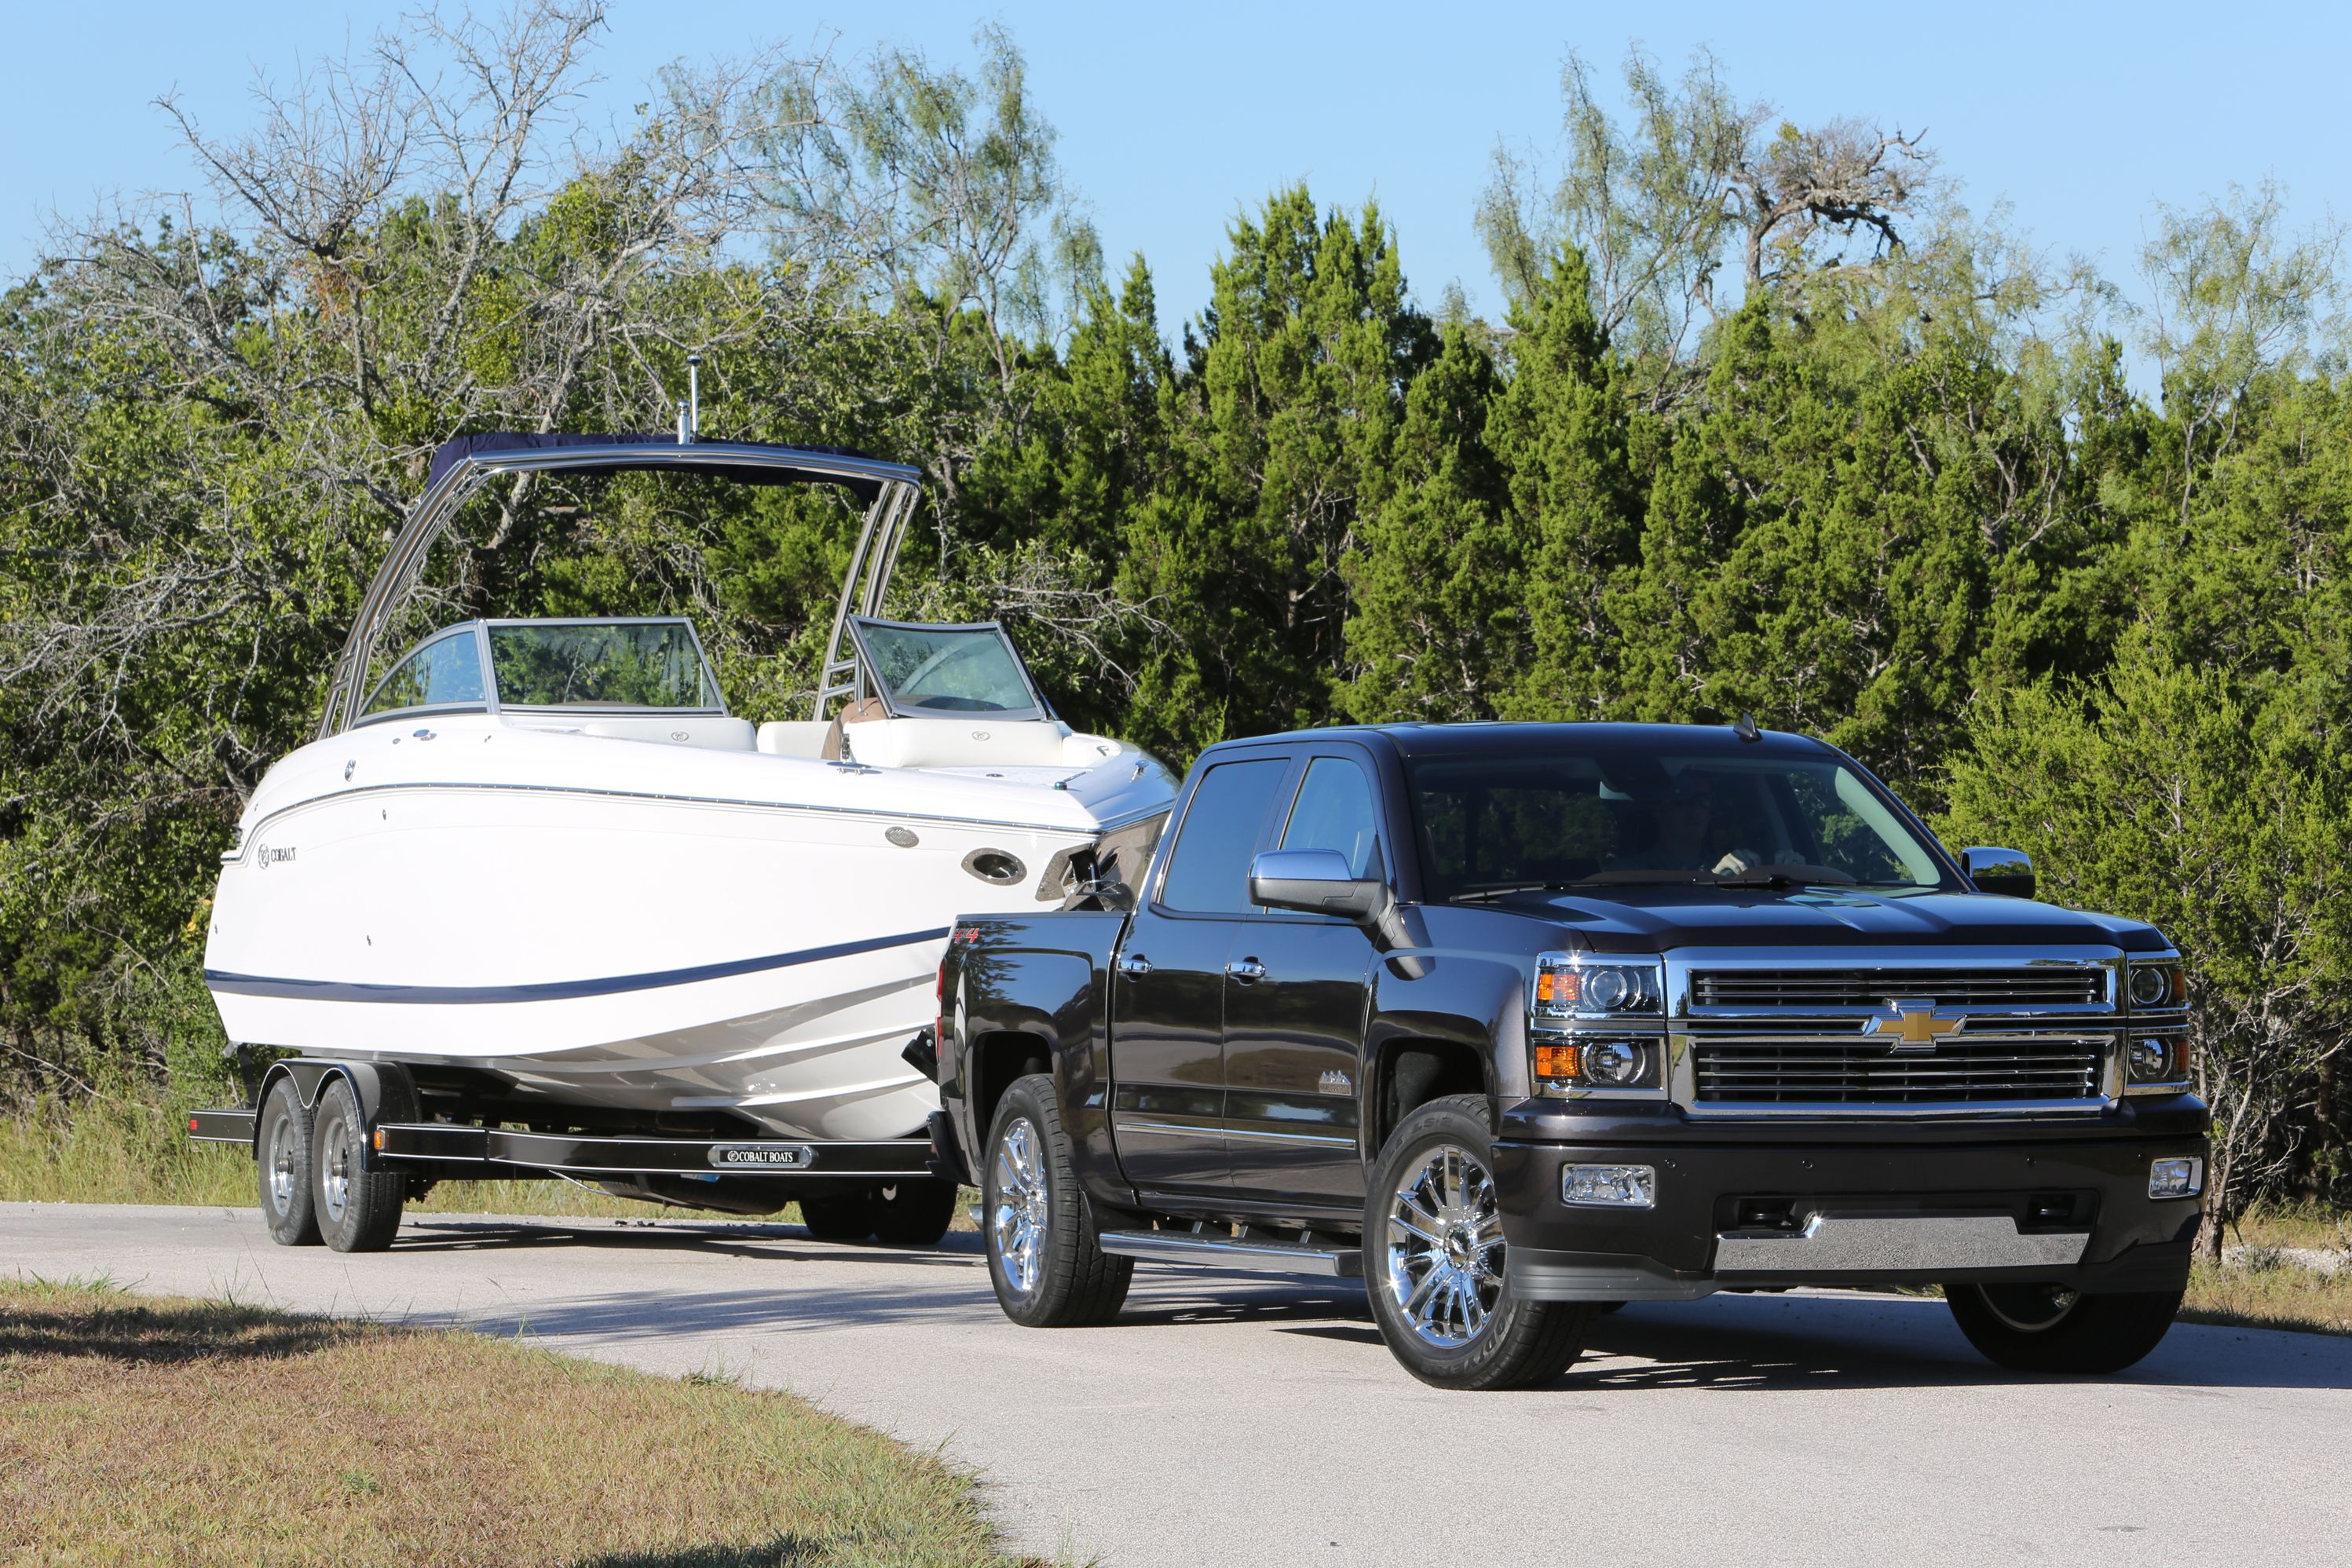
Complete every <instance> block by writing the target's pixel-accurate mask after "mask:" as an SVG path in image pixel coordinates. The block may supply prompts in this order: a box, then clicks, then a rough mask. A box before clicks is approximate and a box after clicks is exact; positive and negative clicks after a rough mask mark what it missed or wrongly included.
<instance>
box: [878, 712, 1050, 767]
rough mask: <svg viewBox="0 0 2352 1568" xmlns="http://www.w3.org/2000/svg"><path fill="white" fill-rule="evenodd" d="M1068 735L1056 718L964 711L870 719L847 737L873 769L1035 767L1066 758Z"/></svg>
mask: <svg viewBox="0 0 2352 1568" xmlns="http://www.w3.org/2000/svg"><path fill="white" fill-rule="evenodd" d="M1069 734H1070V731H1069V729H1068V727H1066V726H1065V725H1062V724H1060V723H1058V722H1056V721H1055V720H1053V719H1013V720H1011V721H1009V722H1008V721H1005V720H1001V719H1000V720H995V721H991V719H990V718H989V716H987V715H986V714H963V715H960V716H957V717H954V718H877V719H869V720H867V721H866V722H865V723H863V724H859V725H856V727H854V728H852V729H851V730H850V731H849V733H848V737H847V738H848V742H849V753H850V755H851V756H852V757H854V758H856V759H857V760H858V761H860V762H863V763H866V764H867V765H868V766H870V767H875V768H982V767H987V766H989V765H991V764H996V765H1001V766H1004V767H1021V766H1032V767H1034V766H1038V765H1043V764H1054V763H1059V762H1062V761H1064V760H1066V758H1067V757H1068V751H1067V748H1066V744H1065V743H1066V741H1067V739H1068V737H1069ZM1089 760H1092V759H1091V758H1089Z"/></svg>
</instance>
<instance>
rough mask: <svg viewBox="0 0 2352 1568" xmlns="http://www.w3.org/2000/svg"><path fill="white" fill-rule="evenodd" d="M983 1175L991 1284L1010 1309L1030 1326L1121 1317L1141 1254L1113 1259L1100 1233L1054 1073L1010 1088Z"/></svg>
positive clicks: (998, 1108) (1056, 1326)
mask: <svg viewBox="0 0 2352 1568" xmlns="http://www.w3.org/2000/svg"><path fill="white" fill-rule="evenodd" d="M980 1180H981V1239H982V1244H983V1245H984V1246H985V1247H986V1248H987V1250H988V1282H989V1283H990V1284H991V1285H992V1286H994V1287H995V1289H996V1304H997V1305H998V1306H1001V1307H1003V1309H1004V1315H1005V1316H1006V1317H1008V1318H1011V1319H1012V1320H1013V1322H1016V1323H1019V1324H1020V1325H1021V1326H1022V1327H1024V1328H1033V1329H1061V1328H1081V1327H1089V1326H1092V1325H1094V1324H1097V1323H1107V1322H1110V1321H1111V1320H1112V1319H1113V1318H1115V1317H1117V1316H1118V1309H1119V1308H1120V1307H1121V1306H1122V1305H1124V1304H1125V1302H1126V1301H1127V1290H1128V1286H1129V1284H1130V1283H1132V1282H1133V1281H1134V1278H1135V1260H1134V1259H1132V1258H1115V1257H1112V1256H1111V1255H1110V1254H1108V1253H1107V1252H1105V1251H1104V1250H1103V1249H1102V1246H1101V1244H1100V1243H1099V1242H1098V1241H1097V1239H1096V1238H1095V1215H1094V1209H1093V1206H1092V1205H1091V1204H1089V1203H1088V1202H1087V1195H1086V1189H1085V1188H1083V1187H1081V1186H1079V1185H1078V1176H1077V1172H1076V1169H1074V1168H1073V1167H1072V1166H1071V1164H1070V1138H1069V1134H1068V1133H1067V1132H1066V1131H1065V1130H1064V1129H1063V1126H1062V1111H1061V1104H1060V1102H1059V1101H1058V1100H1057V1099H1056V1098H1055V1093H1054V1081H1053V1079H1052V1078H1051V1077H1049V1076H1047V1075H1046V1074H1045V1073H1042V1072H1033V1073H1031V1074H1029V1075H1028V1076H1027V1077H1025V1078H1016V1079H1014V1080H1013V1082H1012V1083H1011V1084H1009V1085H1008V1086H1007V1087H1006V1089H1005V1091H1004V1097H1003V1099H1002V1100H999V1101H998V1102H997V1103H996V1119H995V1121H994V1123H993V1124H992V1125H991V1126H990V1128H989V1133H988V1147H987V1149H986V1151H985V1163H984V1164H983V1165H982V1167H981V1172H980Z"/></svg>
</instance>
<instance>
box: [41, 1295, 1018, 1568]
mask: <svg viewBox="0 0 2352 1568" xmlns="http://www.w3.org/2000/svg"><path fill="white" fill-rule="evenodd" d="M972 1484H973V1483H972V1479H971V1477H969V1476H966V1475H962V1474H960V1473H958V1472H957V1471H956V1470H954V1469H951V1468H950V1467H949V1466H948V1465H947V1464H945V1463H943V1462H942V1461H940V1459H938V1458H935V1457H932V1456H929V1455H924V1454H919V1453H915V1452H912V1451H910V1450H908V1449H907V1448H902V1447H900V1446H899V1445H898V1444H896V1443H894V1442H892V1441H891V1440H890V1439H889V1438H887V1437H883V1436H882V1435H881V1434H879V1433H877V1432H873V1431H869V1430H867V1429H866V1428H865V1427H857V1426H855V1425H853V1424H851V1423H849V1422H846V1421H843V1420H840V1419H838V1418H836V1417H835V1416H828V1415H825V1414H824V1412H822V1411H819V1410H817V1409H815V1408H814V1407H813V1406H809V1405H807V1404H805V1403H803V1401H801V1400H798V1399H795V1398H793V1397H791V1396H787V1395H782V1394H770V1393H760V1392H754V1391H750V1390H746V1389H742V1388H739V1387H736V1386H734V1385H732V1384H731V1382H730V1380H728V1379H726V1378H724V1377H705V1378H697V1379H688V1380H687V1381H684V1382H673V1381H669V1380H667V1379H663V1378H657V1377H653V1376H649V1375H646V1374H643V1373H638V1372H633V1371H629V1370H626V1369H625V1368H619V1367H612V1366H605V1365H602V1364H596V1363H593V1362H583V1361H576V1360H572V1359H570V1358H567V1357H563V1356H559V1355H556V1354H551V1353H549V1352H546V1351H541V1350H536V1349H533V1348H530V1347H529V1346H527V1345H524V1344H520V1343H515V1342H512V1341H504V1340H491V1339H487V1338H483V1337H480V1336H478V1335H474V1334H467V1333H448V1332H424V1331H418V1330H411V1329H405V1328H399V1327H394V1326H389V1325H383V1324H369V1323H355V1322H336V1321H330V1320H322V1319H307V1318H296V1317H289V1316H285V1315H282V1314H278V1313H275V1312H262V1311H257V1310H255V1309H252V1308H248V1307H243V1306H236V1305H231V1304H225V1303H220V1302H203V1301H172V1300H161V1299H157V1300H144V1299H135V1298H132V1297H129V1296H126V1295H122V1294H121V1293H119V1292H115V1291H111V1290H109V1289H107V1288H104V1287H91V1286H87V1285H81V1286H76V1285H57V1284H47V1283H42V1282H38V1281H34V1282H24V1283H14V1284H12V1283H7V1282H0V1561H6V1562H26V1563H152V1562H173V1563H435V1564H445V1563H446V1564H451V1565H463V1564H474V1563H484V1564H489V1563H498V1564H507V1563H515V1564H528V1563H576V1564H604V1565H609V1568H621V1565H623V1564H631V1565H635V1568H655V1565H656V1564H658V1565H663V1568H689V1565H710V1568H717V1565H720V1564H725V1565H729V1568H749V1565H751V1564H755V1563H759V1564H766V1563H777V1564H782V1563H790V1564H795V1565H800V1564H817V1563H909V1564H913V1563H940V1564H967V1563H969V1564H982V1563H986V1564H999V1563H1006V1562H1008V1561H1010V1560H1009V1559H1007V1558H1005V1557H1003V1555H1002V1554H1001V1553H1000V1552H998V1550H997V1548H996V1545H995V1542H994V1540H993V1537H992V1531H991V1530H990V1528H989V1525H988V1523H987V1521H986V1520H985V1519H984V1518H983V1516H982V1513H981V1511H980V1509H979V1507H978V1505H977V1504H976V1503H975V1502H974V1500H973V1497H972Z"/></svg>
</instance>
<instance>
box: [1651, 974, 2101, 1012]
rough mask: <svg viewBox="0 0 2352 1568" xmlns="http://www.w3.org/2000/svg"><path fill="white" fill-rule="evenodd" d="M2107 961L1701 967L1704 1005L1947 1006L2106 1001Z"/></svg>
mask: <svg viewBox="0 0 2352 1568" xmlns="http://www.w3.org/2000/svg"><path fill="white" fill-rule="evenodd" d="M2108 973H2109V971H2108V970H2107V969H2106V968H2105V967H2095V966H2083V965H2074V964H2049V965H2014V966H2011V965H2003V966H2000V967H1991V966H1987V967H1965V968H1962V967H1952V968H1877V967H1871V968H1862V967H1854V968H1832V967H1822V968H1813V967H1787V968H1764V967H1759V968H1752V969H1751V968H1695V969H1693V970H1692V971H1691V977H1690V999H1691V1001H1692V1003H1693V1005H1695V1006H1697V1007H1702V1008H1731V1009H1740V1010H1743V1011H1745V1010H1750V1009H1774V1010H1779V1009H1819V1008H1878V1007H1884V1006H1885V1005H1886V1003H1887V1002H1888V1001H1889V1000H1891V999H1893V998H1906V999H1909V998H1918V999H1921V1000H1927V1001H1932V1002H1934V1003H1935V1004H1936V1005H1937V1006H1938V1007H1944V1008H2037V1007H2075V1008H2080V1007H2105V1006H2107V1005H2108V996H2107V976H2108Z"/></svg>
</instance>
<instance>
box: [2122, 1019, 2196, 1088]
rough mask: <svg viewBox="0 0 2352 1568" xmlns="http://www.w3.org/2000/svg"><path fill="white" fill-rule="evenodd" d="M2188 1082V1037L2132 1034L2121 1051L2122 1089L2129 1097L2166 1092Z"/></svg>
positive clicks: (2180, 1035)
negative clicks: (2122, 1058) (2122, 1064)
mask: <svg viewBox="0 0 2352 1568" xmlns="http://www.w3.org/2000/svg"><path fill="white" fill-rule="evenodd" d="M2188 1081H2189V1037H2188V1036H2187V1035H2185V1034H2136V1035H2134V1036H2132V1037H2131V1040H2130V1042H2129V1043H2128V1044H2126V1046H2125V1048H2124V1088H2125V1091H2126V1092H2129V1093H2146V1092H2150V1091H2154V1090H2164V1091H2169V1090H2172V1089H2175V1088H2177V1087H2179V1085H2180V1084H2183V1083H2185V1082H2188Z"/></svg>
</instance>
